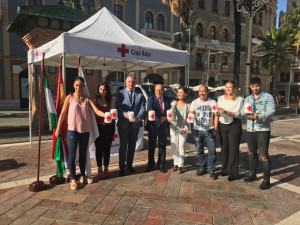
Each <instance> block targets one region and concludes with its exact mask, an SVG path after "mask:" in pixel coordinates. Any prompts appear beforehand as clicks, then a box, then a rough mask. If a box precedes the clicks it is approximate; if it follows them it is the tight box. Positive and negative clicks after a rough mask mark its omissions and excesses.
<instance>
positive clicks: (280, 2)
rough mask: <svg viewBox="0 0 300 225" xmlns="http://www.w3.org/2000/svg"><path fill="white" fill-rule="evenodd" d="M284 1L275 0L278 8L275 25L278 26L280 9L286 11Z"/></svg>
mask: <svg viewBox="0 0 300 225" xmlns="http://www.w3.org/2000/svg"><path fill="white" fill-rule="evenodd" d="M286 1H287V0H277V2H278V5H277V6H278V9H277V23H276V24H277V25H276V27H278V21H279V13H280V11H281V10H282V11H283V12H285V11H286Z"/></svg>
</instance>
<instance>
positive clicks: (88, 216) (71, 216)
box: [42, 209, 106, 224]
mask: <svg viewBox="0 0 300 225" xmlns="http://www.w3.org/2000/svg"><path fill="white" fill-rule="evenodd" d="M42 218H48V219H55V220H62V221H64V222H65V221H69V222H80V223H91V224H102V223H103V221H104V220H105V218H106V216H103V215H96V214H93V213H86V212H78V211H70V210H63V209H49V210H48V211H47V212H46V213H45V214H44V215H43V216H42Z"/></svg>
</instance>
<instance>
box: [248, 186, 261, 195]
mask: <svg viewBox="0 0 300 225" xmlns="http://www.w3.org/2000/svg"><path fill="white" fill-rule="evenodd" d="M244 188H245V190H246V193H247V194H248V195H262V193H261V191H260V190H259V189H258V188H257V187H252V186H250V185H245V186H244Z"/></svg>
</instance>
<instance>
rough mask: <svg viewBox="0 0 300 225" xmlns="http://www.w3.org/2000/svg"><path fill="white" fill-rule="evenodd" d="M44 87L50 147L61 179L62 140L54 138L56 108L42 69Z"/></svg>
mask: <svg viewBox="0 0 300 225" xmlns="http://www.w3.org/2000/svg"><path fill="white" fill-rule="evenodd" d="M44 87H45V89H44V90H45V98H46V106H47V111H48V118H50V120H51V125H52V129H53V142H52V147H54V146H55V147H54V148H55V149H54V158H55V161H56V163H57V176H58V177H59V178H62V177H63V175H64V173H65V171H66V167H65V162H64V152H63V144H62V139H61V137H59V138H57V139H56V137H55V130H56V127H57V123H58V116H57V112H56V108H55V105H54V101H53V97H52V93H51V88H50V85H49V81H48V77H47V73H46V71H45V69H44Z"/></svg>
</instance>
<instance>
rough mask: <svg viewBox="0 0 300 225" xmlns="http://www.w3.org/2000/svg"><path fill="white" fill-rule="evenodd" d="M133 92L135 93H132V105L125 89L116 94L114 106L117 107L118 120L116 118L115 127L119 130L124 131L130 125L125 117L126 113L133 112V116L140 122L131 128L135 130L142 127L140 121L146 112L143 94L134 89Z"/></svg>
mask: <svg viewBox="0 0 300 225" xmlns="http://www.w3.org/2000/svg"><path fill="white" fill-rule="evenodd" d="M134 92H135V93H134V98H133V102H132V103H131V102H130V99H129V95H128V90H127V88H124V89H122V90H121V91H119V92H118V96H117V105H116V106H117V110H118V117H119V118H118V123H117V126H118V127H120V128H123V129H125V128H127V127H128V126H129V124H130V123H132V122H129V120H128V119H126V118H125V115H126V113H127V112H128V111H133V112H134V116H135V117H138V118H139V119H140V122H139V123H137V124H135V123H133V126H134V127H136V128H138V127H141V126H143V122H142V120H143V118H144V114H145V111H146V109H145V102H146V100H145V97H144V95H143V93H142V92H141V91H140V90H138V89H135V90H134Z"/></svg>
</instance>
